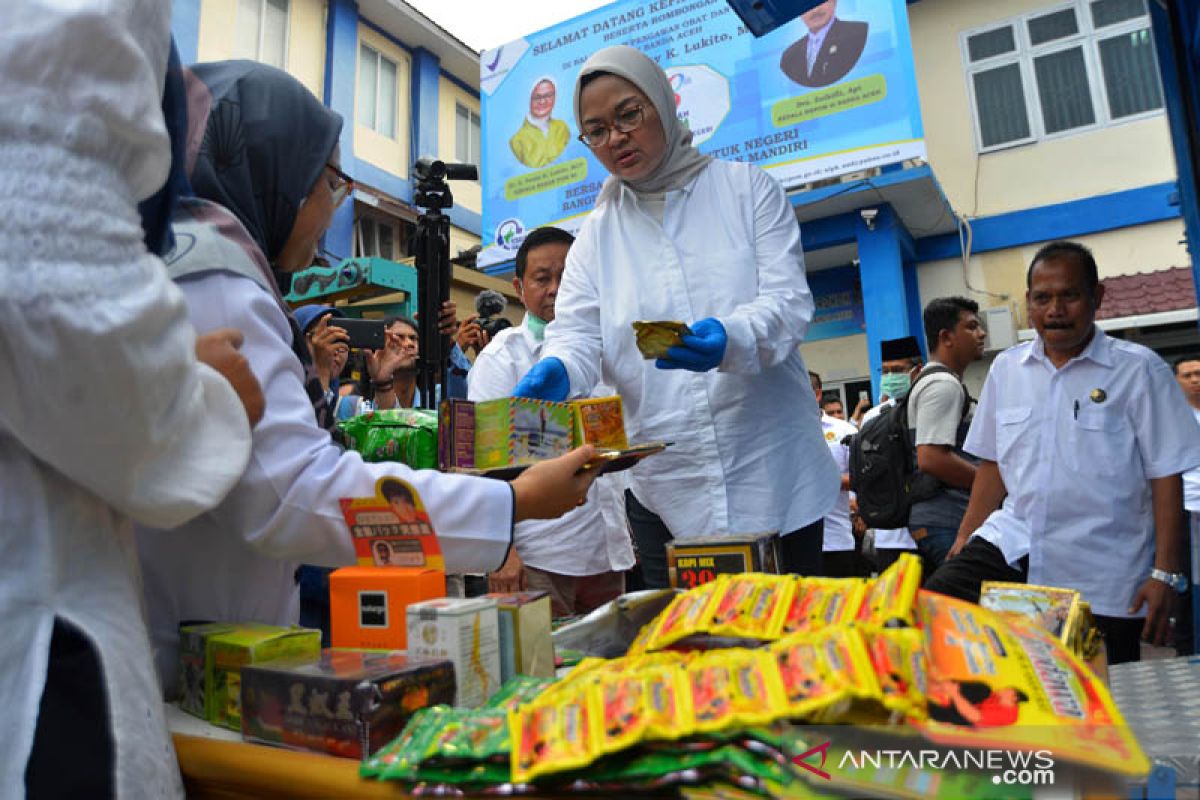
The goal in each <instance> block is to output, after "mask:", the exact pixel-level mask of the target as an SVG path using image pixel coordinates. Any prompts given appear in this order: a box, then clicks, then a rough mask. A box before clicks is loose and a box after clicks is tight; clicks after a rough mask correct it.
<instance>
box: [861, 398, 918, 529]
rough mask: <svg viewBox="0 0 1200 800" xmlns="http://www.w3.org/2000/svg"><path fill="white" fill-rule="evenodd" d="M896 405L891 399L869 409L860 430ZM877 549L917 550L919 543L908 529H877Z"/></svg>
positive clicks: (864, 415)
mask: <svg viewBox="0 0 1200 800" xmlns="http://www.w3.org/2000/svg"><path fill="white" fill-rule="evenodd" d="M895 404H896V401H895V399H894V398H891V397H889V398H888V399H887V400H884V401H883V402H882V403H880V404H879V405H877V406H875V407H874V408H871V409H868V410H867V413H865V414H863V418H862V422H861V423H860V424H859V430H862V429H863V428H864V427H866V424H867V423H868V422H870V421H871V420H873V419H875V418H876V417H878V416H879V415H880V414H882V413H883V412H884V411H886V410H887V409H889V408H891V407H892V406H894V405H895ZM875 547H876V548H880V547H882V548H884V549H886V550H916V549H917V543H916V542H915V541H913V538H912V534H911V533H909V532H908V528H876V529H875Z"/></svg>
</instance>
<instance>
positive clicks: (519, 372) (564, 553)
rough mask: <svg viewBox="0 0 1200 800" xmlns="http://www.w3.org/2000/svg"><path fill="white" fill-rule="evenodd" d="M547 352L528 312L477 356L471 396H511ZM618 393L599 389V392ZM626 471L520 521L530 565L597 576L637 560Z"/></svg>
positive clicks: (519, 538) (520, 546)
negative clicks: (563, 509)
mask: <svg viewBox="0 0 1200 800" xmlns="http://www.w3.org/2000/svg"><path fill="white" fill-rule="evenodd" d="M541 351H542V342H539V341H538V340H537V338H536V337H535V336H534V335H533V331H532V330H531V329H530V328H529V315H528V314H526V315H525V319H523V320H522V321H521V324H520V326H518V327H516V328H505V329H504V330H502V331H500V332H499V333H498V334H496V337H495V338H494V339H492V341H491V342H490V343H489V344H488V346H487V347H485V348H484V349H483V351H482V352H480V353H479V356H478V357H477V358H476V359H475V365H474V366H473V367H472V368H471V371H470V372H469V373H467V397H468V399H470V400H473V401H478V400H494V399H496V398H498V397H509V396H511V395H512V391H513V389H514V388H516V385H517V383H518V382H519V381H520V380H521V378H522V377H523V376H524V375H525V373H526V372H528V371H529V370H530V368H531V367H533V365H534V364H536V363H537V360H538V357H539V355H540V354H541ZM612 394H614V392H613V391H612V390H608V389H606V388H605V387H602V386H601V387H597V390H596V393H595V396H597V397H604V396H609V395H612ZM624 491H625V489H624V481H623V480H622V473H617V474H615V475H605V476H603V477H601V478H597V479H596V482H595V483H594V484H592V488H591V490H590V491H589V492H588V501H587V502H586V503H585V504H584V505H582V506H580V507H579V508H576V509H574V510H573V511H571V512H570V513H568V514H566V515H565V516H563V517H561V518H560V519H555V520H527V521H525V522H519V523H517V526H516V529H515V531H514V543H515V545H516V548H517V554H518V555H519V556H520V557H521V560H522V561H524V562H525V563H526V564H528V565H529V566H531V567H535V568H537V569H540V570H545V571H546V572H553V573H555V574H558V575H576V576H580V575H598V574H599V573H601V572H610V571H612V572H620V571H623V570H627V569H630V568H631V567H633V564H634V557H633V544H632V543H631V541H630V538H629V528H628V523H627V522H626V521H625V497H624Z"/></svg>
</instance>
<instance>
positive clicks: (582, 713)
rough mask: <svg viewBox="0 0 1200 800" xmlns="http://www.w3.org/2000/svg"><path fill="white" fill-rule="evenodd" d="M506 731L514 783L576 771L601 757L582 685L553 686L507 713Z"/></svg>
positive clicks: (589, 698) (588, 696)
mask: <svg viewBox="0 0 1200 800" xmlns="http://www.w3.org/2000/svg"><path fill="white" fill-rule="evenodd" d="M508 729H509V735H510V737H511V739H512V756H511V765H512V779H513V781H514V782H516V783H527V782H529V781H531V780H533V779H534V778H537V777H538V776H540V775H547V774H550V773H554V772H563V771H566V770H570V769H577V768H579V767H583V766H586V765H588V764H590V763H591V762H592V761H593V760H595V759H596V758H597V757H598V756H599V755H600V732H599V720H598V719H597V718H596V713H595V709H594V701H593V700H592V692H591V691H589V687H588V686H585V685H575V684H572V685H569V686H567V687H563V688H557V687H556V689H555V690H552V691H550V692H548V693H546V694H545V695H543V696H542V697H541V698H539V699H538V701H537V702H536V703H530V704H527V705H524V706H521V707H520V708H518V709H517V710H516V711H510V712H509V713H508Z"/></svg>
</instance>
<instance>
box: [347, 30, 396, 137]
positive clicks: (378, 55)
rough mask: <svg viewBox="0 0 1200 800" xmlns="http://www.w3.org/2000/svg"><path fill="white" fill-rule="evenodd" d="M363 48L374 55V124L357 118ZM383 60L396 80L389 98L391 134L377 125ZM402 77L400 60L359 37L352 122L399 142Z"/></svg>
mask: <svg viewBox="0 0 1200 800" xmlns="http://www.w3.org/2000/svg"><path fill="white" fill-rule="evenodd" d="M364 49H366V50H369V51H370V52H371V53H373V54H374V55H375V120H374V123H375V124H373V125H367V124H365V123H364V122H362V121H361V120H359V119H358V93H359V92H360V91H362V89H363V87H362V64H363V50H364ZM384 61H387V62H388V63H389V64H391V65H392V66H393V67H394V68H395V71H396V72H395V74H396V80H395V83H394V88H395V94H394V95H393V96H392V98H391V101H392V108H393V111H392V132H391V134H387V133H384V132H383V131H381V130H380V129H379V127H378V126H379V119H380V115H379V109H380V108H381V107H382V105H383V104H382V103H381V102H380V92H381V91H382V87H383V81H381V80H380V79H379V76H380V75H381V74H382V66H383V65H382V62H384ZM403 79H404V78H403V72H402V70H401V69H400V62H399V61H398V60H397V59H394V58H391V57H389V56H386V55H384V53H383V52H382V50H380V48H378V47H376V46H375V45H373V44H371V43H370V42H366V41H363V40H362V39H361V38H360V39H359V40H358V70H357V73H356V75H355V78H354V93H355V105H354V124H355V125H361V126H362V127H364V128H366V129H367V130H369V131H372V132H373V133H376V134H378V135H379V136H382V137H383V138H385V139H390V140H391V141H393V142H399V141H400V83H401V81H402V80H403Z"/></svg>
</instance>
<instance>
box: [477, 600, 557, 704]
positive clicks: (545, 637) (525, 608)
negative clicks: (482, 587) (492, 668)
mask: <svg viewBox="0 0 1200 800" xmlns="http://www.w3.org/2000/svg"><path fill="white" fill-rule="evenodd" d="M486 596H487V597H490V598H492V599H493V600H495V601H496V608H497V610H498V612H499V622H500V682H501V683H505V682H507V681H508V679H509V678H511V677H513V676H514V675H529V676H531V677H534V678H553V677H554V642H553V640H552V639H551V638H550V622H551V619H550V595H549V594H548V593H546V592H513V593H511V594H503V593H494V594H489V595H486Z"/></svg>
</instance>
